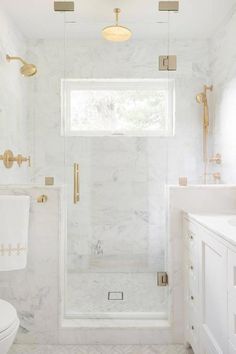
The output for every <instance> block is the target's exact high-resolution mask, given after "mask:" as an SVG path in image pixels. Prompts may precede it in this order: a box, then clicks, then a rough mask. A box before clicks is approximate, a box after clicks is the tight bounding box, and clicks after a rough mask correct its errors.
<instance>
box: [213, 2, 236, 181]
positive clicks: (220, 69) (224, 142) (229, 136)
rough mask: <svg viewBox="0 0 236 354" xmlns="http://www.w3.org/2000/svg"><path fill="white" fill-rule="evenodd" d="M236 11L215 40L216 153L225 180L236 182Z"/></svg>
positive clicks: (235, 9)
mask: <svg viewBox="0 0 236 354" xmlns="http://www.w3.org/2000/svg"><path fill="white" fill-rule="evenodd" d="M235 33H236V8H234V10H233V11H232V13H231V17H230V18H228V20H227V21H226V23H225V24H224V25H223V26H222V27H221V28H220V29H219V30H218V32H217V33H216V34H215V36H214V38H213V39H212V41H211V68H212V78H213V84H214V104H215V131H214V151H215V153H220V154H222V158H223V163H222V168H221V172H222V181H223V182H224V183H229V184H230V183H235V182H236V46H235V45H234V43H235Z"/></svg>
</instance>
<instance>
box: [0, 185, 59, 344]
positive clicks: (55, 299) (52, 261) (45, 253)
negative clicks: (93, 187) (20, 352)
mask: <svg viewBox="0 0 236 354" xmlns="http://www.w3.org/2000/svg"><path fill="white" fill-rule="evenodd" d="M0 194H19V195H21V194H25V195H29V196H30V198H31V204H30V227H29V250H28V251H29V252H28V264H27V268H26V269H24V270H20V271H19V270H18V271H11V272H0V298H1V299H4V300H6V301H9V302H10V303H11V304H12V305H13V306H15V308H16V310H17V312H18V315H19V318H20V322H21V323H20V329H19V332H18V335H17V341H18V342H20V343H51V344H53V343H57V339H58V321H59V244H60V242H59V239H60V222H61V220H60V218H61V209H60V205H61V204H60V190H59V189H58V188H40V187H27V186H26V187H25V188H22V187H17V186H14V185H12V186H8V187H7V186H5V187H4V186H3V185H1V186H0ZM41 194H46V195H47V196H48V202H47V203H46V204H39V203H37V197H38V196H40V195H41Z"/></svg>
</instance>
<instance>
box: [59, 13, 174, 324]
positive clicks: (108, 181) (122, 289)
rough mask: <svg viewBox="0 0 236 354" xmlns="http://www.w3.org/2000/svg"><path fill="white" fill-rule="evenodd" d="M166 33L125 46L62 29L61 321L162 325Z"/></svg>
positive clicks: (169, 127) (168, 132) (168, 117)
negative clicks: (83, 38)
mask: <svg viewBox="0 0 236 354" xmlns="http://www.w3.org/2000/svg"><path fill="white" fill-rule="evenodd" d="M167 24H168V16H167V15H166V17H165V23H164V25H163V26H164V27H165V30H164V29H163V28H162V38H159V40H158V41H151V40H147V41H146V40H145V41H139V40H136V41H135V40H133V41H130V42H127V43H125V44H124V43H108V42H106V41H104V40H103V39H100V38H98V39H96V40H88V41H81V40H79V39H78V38H76V33H77V30H76V26H78V24H71V23H66V25H65V26H66V41H65V43H66V45H65V58H66V60H65V64H66V65H65V75H64V79H63V80H62V83H61V84H62V112H63V115H62V134H63V135H64V136H65V171H66V181H65V182H66V204H67V235H66V237H67V242H66V244H67V249H66V264H65V272H66V277H65V279H66V283H65V316H66V317H67V318H70V317H73V318H125V319H129V318H130V319H132V318H140V319H143V318H146V319H149V318H156V319H159V318H161V319H162V318H166V317H167V309H168V286H164V285H167V284H165V280H166V278H165V272H166V269H167V268H166V259H167V252H166V251H167V207H166V204H167V203H166V184H167V177H168V138H169V137H171V136H172V135H173V115H174V83H173V81H171V80H169V73H168V72H167V71H159V68H158V58H159V56H160V55H167V54H168V35H167ZM156 43H158V45H159V46H158V47H156V46H155V45H154V44H156ZM147 52H148V53H149V55H148V56H147V54H146V53H147ZM150 55H151V56H150ZM163 272H164V273H163ZM162 273H163V274H162Z"/></svg>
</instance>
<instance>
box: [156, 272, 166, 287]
mask: <svg viewBox="0 0 236 354" xmlns="http://www.w3.org/2000/svg"><path fill="white" fill-rule="evenodd" d="M157 285H158V286H167V285H168V274H167V273H166V272H158V273H157Z"/></svg>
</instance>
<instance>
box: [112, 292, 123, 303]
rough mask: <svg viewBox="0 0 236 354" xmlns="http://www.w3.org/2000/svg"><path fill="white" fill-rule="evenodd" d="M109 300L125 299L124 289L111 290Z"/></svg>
mask: <svg viewBox="0 0 236 354" xmlns="http://www.w3.org/2000/svg"><path fill="white" fill-rule="evenodd" d="M108 300H118V301H122V300H124V293H123V291H109V292H108Z"/></svg>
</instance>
